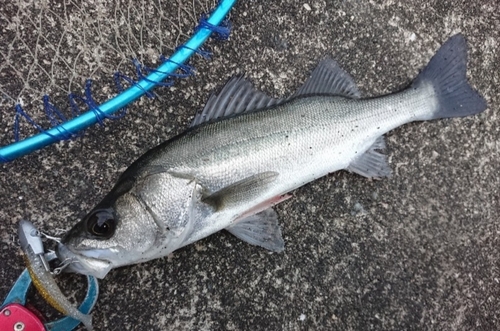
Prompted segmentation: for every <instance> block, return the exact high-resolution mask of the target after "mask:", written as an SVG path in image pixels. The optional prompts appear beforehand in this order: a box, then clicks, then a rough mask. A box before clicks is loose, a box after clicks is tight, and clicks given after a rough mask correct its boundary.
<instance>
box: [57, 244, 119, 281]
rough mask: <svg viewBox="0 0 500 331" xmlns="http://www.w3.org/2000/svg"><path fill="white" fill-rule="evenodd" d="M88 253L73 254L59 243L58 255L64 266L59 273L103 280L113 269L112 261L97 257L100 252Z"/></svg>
mask: <svg viewBox="0 0 500 331" xmlns="http://www.w3.org/2000/svg"><path fill="white" fill-rule="evenodd" d="M86 253H87V254H85V252H84V253H76V252H73V251H72V250H71V249H70V248H68V247H67V246H66V245H64V244H62V243H59V245H57V251H56V254H57V258H58V259H59V261H61V264H62V265H61V266H60V267H58V268H60V270H58V272H59V273H60V272H62V271H64V272H73V273H78V274H82V275H89V276H94V277H96V278H99V279H102V278H104V277H105V276H106V275H107V274H108V272H109V271H110V270H111V269H112V268H113V264H112V263H111V262H110V261H108V260H105V259H102V258H98V257H97V256H99V255H100V254H99V252H96V251H95V250H92V251H90V250H89V251H88V252H86ZM58 268H56V269H58ZM56 269H54V271H55V270H56Z"/></svg>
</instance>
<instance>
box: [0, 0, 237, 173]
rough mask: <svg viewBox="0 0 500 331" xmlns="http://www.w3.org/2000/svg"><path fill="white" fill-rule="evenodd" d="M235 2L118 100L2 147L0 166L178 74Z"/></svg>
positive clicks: (227, 1) (222, 6) (224, 3)
mask: <svg viewBox="0 0 500 331" xmlns="http://www.w3.org/2000/svg"><path fill="white" fill-rule="evenodd" d="M235 3H236V0H221V1H220V2H219V4H218V6H217V7H216V8H215V10H214V11H213V12H212V14H211V15H210V17H209V18H208V19H206V20H203V21H202V22H203V24H200V26H199V27H198V30H197V31H196V33H195V34H194V35H193V36H192V37H191V38H190V39H189V40H188V41H187V42H186V43H185V44H184V45H183V47H180V48H178V50H177V51H176V52H175V53H174V54H173V55H172V56H171V57H170V58H169V59H168V61H165V62H164V63H163V64H162V65H161V66H159V67H158V68H157V69H155V70H152V71H151V73H150V74H149V75H147V76H146V77H144V78H142V79H141V80H139V81H138V82H136V83H134V84H133V85H132V86H131V87H129V88H128V89H126V90H125V91H123V92H122V93H120V94H118V95H117V96H115V97H114V98H112V99H110V100H108V101H106V102H105V103H103V104H101V105H99V106H96V108H94V109H90V110H89V111H87V112H85V113H83V114H81V115H80V116H78V117H75V118H73V119H71V120H69V121H67V122H64V123H62V124H59V125H57V126H55V127H53V128H51V129H48V130H46V131H43V132H41V133H38V134H36V135H34V136H31V137H28V138H26V139H24V140H21V141H17V142H15V143H12V144H10V145H7V146H4V147H1V148H0V163H3V162H10V161H12V160H14V159H15V158H18V157H21V156H24V155H26V154H29V153H31V152H33V151H35V150H38V149H41V148H43V147H45V146H48V145H50V144H52V143H55V142H57V141H60V140H63V139H66V138H67V137H68V135H75V134H77V133H78V132H79V131H81V130H84V129H86V128H88V127H90V126H91V125H94V124H96V123H97V122H98V121H100V120H101V119H100V118H99V116H104V117H106V116H110V115H111V114H113V113H115V112H117V111H118V110H120V109H122V108H123V107H125V106H127V105H128V104H130V103H131V102H133V101H135V100H136V99H138V98H140V97H141V96H143V95H144V94H146V93H148V91H149V90H151V89H153V88H154V87H155V86H156V85H159V84H160V83H161V82H162V81H163V80H164V79H166V78H168V77H169V76H171V75H172V74H174V73H175V71H176V70H177V69H178V68H179V67H180V66H182V64H183V63H185V62H186V61H187V60H188V59H189V58H190V57H191V55H193V54H194V53H195V52H196V51H197V50H198V48H199V47H200V46H201V45H202V44H203V43H204V42H205V40H206V39H207V38H208V37H209V36H210V35H211V34H212V32H217V31H218V28H219V27H218V26H219V24H221V22H222V21H223V20H224V18H225V17H226V15H227V14H228V13H229V11H230V10H231V8H232V7H233V6H234V4H235Z"/></svg>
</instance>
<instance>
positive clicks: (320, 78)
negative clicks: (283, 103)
mask: <svg viewBox="0 0 500 331" xmlns="http://www.w3.org/2000/svg"><path fill="white" fill-rule="evenodd" d="M307 94H331V95H340V96H345V97H349V98H355V99H357V98H359V97H360V96H361V94H360V93H359V90H358V87H357V86H356V83H354V80H353V79H352V77H351V75H349V74H348V73H347V72H346V71H345V70H344V69H342V68H341V67H340V66H339V65H338V63H337V62H336V61H335V60H333V59H331V58H329V57H327V58H325V59H323V60H321V62H320V63H319V64H318V66H317V67H316V69H314V71H313V72H312V74H311V77H309V79H308V80H307V81H306V82H305V83H304V85H302V87H301V88H299V89H298V90H297V92H295V94H294V95H293V96H292V97H296V96H299V95H307Z"/></svg>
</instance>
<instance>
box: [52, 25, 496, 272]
mask: <svg viewBox="0 0 500 331" xmlns="http://www.w3.org/2000/svg"><path fill="white" fill-rule="evenodd" d="M466 70H467V42H466V40H465V37H464V36H463V35H461V34H457V35H454V36H452V37H450V38H449V39H448V40H447V41H446V42H445V43H444V44H443V45H442V46H441V48H440V49H439V50H438V51H437V52H436V54H435V55H434V56H433V57H432V58H431V60H430V61H429V63H428V65H427V66H426V67H425V68H424V69H423V70H422V71H421V72H420V73H419V74H418V76H417V77H416V78H415V79H414V80H413V82H411V83H410V84H409V86H408V87H407V88H405V89H403V90H402V91H399V92H396V93H392V94H387V95H383V96H378V97H371V98H361V95H360V92H359V90H358V88H357V86H356V84H355V83H354V80H353V78H352V77H351V76H350V75H349V74H348V73H347V72H346V71H344V70H343V69H342V68H341V67H340V66H339V65H338V63H337V62H335V61H334V60H333V59H331V58H325V59H323V60H322V61H320V63H319V65H318V66H317V67H316V69H315V70H314V71H313V72H312V74H311V76H310V78H309V79H308V80H306V82H305V83H304V85H303V86H302V87H300V88H299V89H298V90H297V91H296V92H295V93H294V94H292V95H291V96H289V97H287V98H273V97H270V96H268V95H266V94H264V93H263V92H261V91H259V90H257V89H256V88H254V87H253V85H252V83H251V82H249V80H247V79H246V78H245V77H244V76H241V75H238V76H234V77H233V78H231V79H230V80H229V81H228V82H227V83H226V85H225V86H224V87H223V88H222V89H221V90H220V91H219V92H218V93H214V94H212V95H211V96H210V97H209V99H208V101H207V103H206V105H205V107H204V108H203V109H202V111H201V112H199V113H198V114H196V115H195V117H194V120H193V122H192V124H191V126H190V127H189V128H188V129H187V130H186V131H185V132H183V133H181V134H179V135H177V136H175V137H173V138H171V139H169V140H167V141H166V142H164V143H162V144H160V145H158V146H156V147H154V148H153V149H151V150H149V151H148V152H146V153H145V154H144V155H142V156H141V157H139V158H138V159H137V160H136V161H135V162H134V163H132V165H131V166H130V167H129V168H127V169H126V170H125V171H124V172H123V173H122V174H121V176H120V177H119V178H118V180H117V182H116V184H115V185H114V187H113V188H112V189H111V191H110V192H109V193H108V194H107V195H106V196H105V197H104V198H103V199H102V200H101V202H99V203H98V204H97V205H96V206H95V207H94V208H93V209H92V210H91V211H90V212H89V213H88V214H87V215H86V216H85V217H84V218H83V219H82V220H81V221H79V222H78V223H77V224H76V225H74V226H73V227H72V228H71V229H70V230H69V231H68V232H67V233H66V234H65V235H64V236H63V238H62V240H61V243H60V244H59V245H58V247H57V255H58V257H59V258H60V259H62V260H64V259H72V260H73V263H71V265H70V266H69V267H68V268H67V269H66V270H67V271H70V272H77V273H82V274H87V275H93V276H95V277H98V278H103V277H105V276H106V275H107V274H108V272H109V271H110V270H112V269H114V268H117V267H121V266H125V265H130V264H135V263H141V262H145V261H149V260H152V259H156V258H160V257H163V256H166V255H168V254H170V253H172V252H173V251H175V250H177V249H179V248H181V247H184V246H186V245H189V244H191V243H194V242H196V241H198V240H200V239H202V238H205V237H207V236H209V235H211V234H213V233H216V232H218V231H220V230H223V229H225V230H227V231H229V232H230V233H231V234H233V235H235V236H236V237H238V238H239V239H241V240H243V241H246V242H248V243H250V244H253V245H257V246H261V247H263V248H265V249H268V250H270V251H273V252H281V251H283V250H284V240H283V238H282V234H281V229H280V226H279V224H278V215H277V213H276V211H275V210H274V209H273V206H275V205H276V204H278V203H280V202H282V201H284V200H286V199H288V198H290V197H291V196H290V194H289V193H290V192H291V191H293V190H294V189H296V188H298V187H301V186H303V185H305V184H307V183H309V182H311V181H314V180H316V179H318V178H320V177H323V176H325V175H327V174H329V173H332V172H335V171H339V170H347V171H350V172H352V173H356V174H359V175H361V176H364V177H367V178H377V179H381V178H383V177H388V176H390V175H391V168H390V166H389V164H388V159H387V155H385V154H384V149H385V141H384V137H383V135H384V134H385V133H387V132H388V131H391V130H393V129H395V128H397V127H399V126H401V125H403V124H406V123H410V122H414V121H430V120H435V119H441V118H452V117H464V116H471V115H474V114H478V113H480V112H482V111H484V110H485V109H486V108H487V103H486V101H485V99H484V98H483V97H482V96H481V95H480V94H479V93H478V92H477V91H476V90H475V89H474V88H472V87H471V86H470V84H469V83H468V80H467V77H466Z"/></svg>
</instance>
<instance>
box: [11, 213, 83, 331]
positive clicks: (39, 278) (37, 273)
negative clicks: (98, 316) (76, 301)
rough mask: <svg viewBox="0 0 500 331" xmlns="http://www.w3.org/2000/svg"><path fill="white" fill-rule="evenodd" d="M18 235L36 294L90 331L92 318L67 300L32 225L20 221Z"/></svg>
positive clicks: (25, 221)
mask: <svg viewBox="0 0 500 331" xmlns="http://www.w3.org/2000/svg"><path fill="white" fill-rule="evenodd" d="M18 235H19V241H20V242H21V249H22V251H23V253H24V254H23V256H24V260H25V263H26V267H27V269H28V272H29V274H30V277H31V280H32V282H33V284H34V285H35V288H36V289H37V290H38V293H40V295H41V296H42V297H43V298H44V299H45V301H47V303H48V304H49V305H51V306H52V307H53V308H54V309H56V310H57V311H59V312H60V313H62V314H64V315H66V316H70V317H72V318H74V319H76V320H78V321H80V322H82V323H83V325H84V326H85V327H86V328H87V330H89V331H91V330H92V329H93V327H92V316H90V315H87V314H84V313H82V312H81V311H79V310H78V309H77V308H76V307H75V306H74V305H73V304H72V303H71V302H70V301H69V300H68V298H67V297H66V296H65V295H64V294H63V293H62V291H61V289H60V288H59V286H58V285H57V283H56V281H55V279H54V276H53V274H52V273H51V272H50V270H49V269H48V264H47V262H46V261H45V260H44V258H43V243H42V239H41V237H40V236H39V235H38V231H37V229H36V228H35V227H34V225H33V224H32V223H31V222H29V221H27V220H21V221H20V222H19V228H18Z"/></svg>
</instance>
